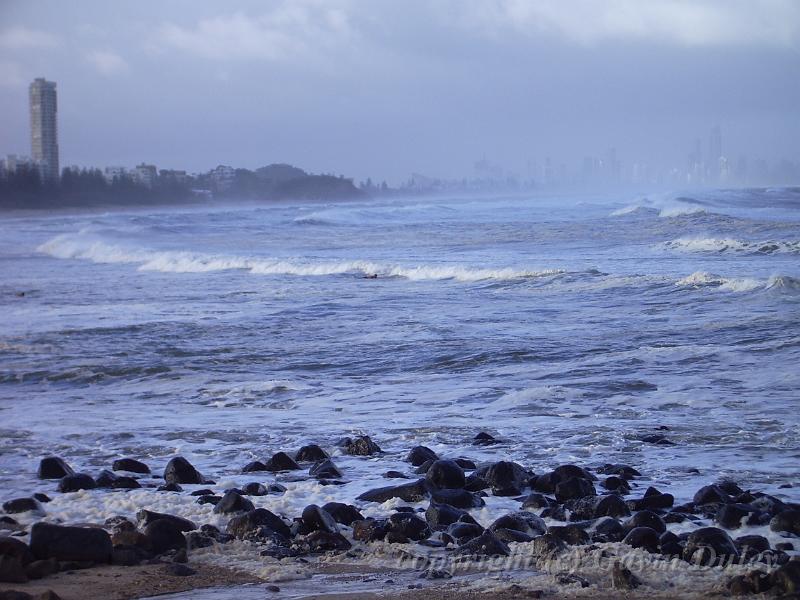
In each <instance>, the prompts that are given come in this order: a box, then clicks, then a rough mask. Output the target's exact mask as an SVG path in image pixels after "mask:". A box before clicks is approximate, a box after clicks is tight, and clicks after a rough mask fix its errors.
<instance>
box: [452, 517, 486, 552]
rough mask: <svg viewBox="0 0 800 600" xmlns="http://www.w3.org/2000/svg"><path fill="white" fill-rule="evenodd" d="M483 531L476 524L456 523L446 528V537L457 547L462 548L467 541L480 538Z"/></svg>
mask: <svg viewBox="0 0 800 600" xmlns="http://www.w3.org/2000/svg"><path fill="white" fill-rule="evenodd" d="M484 531H485V530H484V528H483V527H481V526H480V525H479V524H478V523H467V522H464V521H456V522H455V523H453V524H451V525H450V526H449V527H448V528H447V536H449V537H450V539H452V540H453V541H454V542H455V543H456V544H458V545H459V546H463V545H464V544H465V543H467V542H468V541H470V540H473V539H475V538H476V537H478V536H480V535H481V534H482V533H483V532H484Z"/></svg>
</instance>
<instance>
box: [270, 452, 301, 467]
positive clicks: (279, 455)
mask: <svg viewBox="0 0 800 600" xmlns="http://www.w3.org/2000/svg"><path fill="white" fill-rule="evenodd" d="M264 468H265V469H266V470H267V471H273V472H275V471H296V470H297V469H299V468H300V465H298V464H297V463H296V462H295V461H294V459H293V458H292V457H291V456H289V455H288V454H286V452H276V453H275V454H273V455H272V458H270V459H269V460H268V461H267V462H266V463H265V464H264Z"/></svg>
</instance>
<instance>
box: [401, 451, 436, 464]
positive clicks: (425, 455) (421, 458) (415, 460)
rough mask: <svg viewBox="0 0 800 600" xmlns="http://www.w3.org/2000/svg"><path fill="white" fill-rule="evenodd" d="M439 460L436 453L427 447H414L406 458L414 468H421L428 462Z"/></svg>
mask: <svg viewBox="0 0 800 600" xmlns="http://www.w3.org/2000/svg"><path fill="white" fill-rule="evenodd" d="M433 460H439V457H438V456H437V455H436V452H434V451H433V450H431V449H430V448H428V447H427V446H414V447H413V448H412V449H411V450H410V451H409V453H408V456H406V461H407V462H410V463H411V465H412V466H414V467H419V466H420V465H423V464H425V463H426V462H428V461H433Z"/></svg>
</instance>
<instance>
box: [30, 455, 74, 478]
mask: <svg viewBox="0 0 800 600" xmlns="http://www.w3.org/2000/svg"><path fill="white" fill-rule="evenodd" d="M37 474H38V476H39V479H63V478H64V477H66V476H67V475H74V474H75V471H73V470H72V467H70V466H69V465H68V464H67V463H66V462H65V461H64V460H63V459H61V458H59V457H57V456H48V457H46V458H43V459H42V460H41V461H40V462H39V471H38V473H37Z"/></svg>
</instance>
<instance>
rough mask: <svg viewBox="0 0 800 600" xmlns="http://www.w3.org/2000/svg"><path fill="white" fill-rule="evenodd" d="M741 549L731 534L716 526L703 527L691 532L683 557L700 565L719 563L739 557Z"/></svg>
mask: <svg viewBox="0 0 800 600" xmlns="http://www.w3.org/2000/svg"><path fill="white" fill-rule="evenodd" d="M738 558H739V551H738V550H737V549H736V545H735V544H734V543H733V540H732V539H731V538H730V536H729V535H728V534H727V533H725V532H724V531H723V530H722V529H718V528H716V527H701V528H700V529H696V530H695V531H693V532H692V533H690V534H689V537H688V538H687V539H686V547H685V548H684V549H683V559H684V560H685V561H687V562H691V563H694V564H699V565H704V566H708V565H718V564H723V563H725V562H726V561H728V560H733V559H738Z"/></svg>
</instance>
